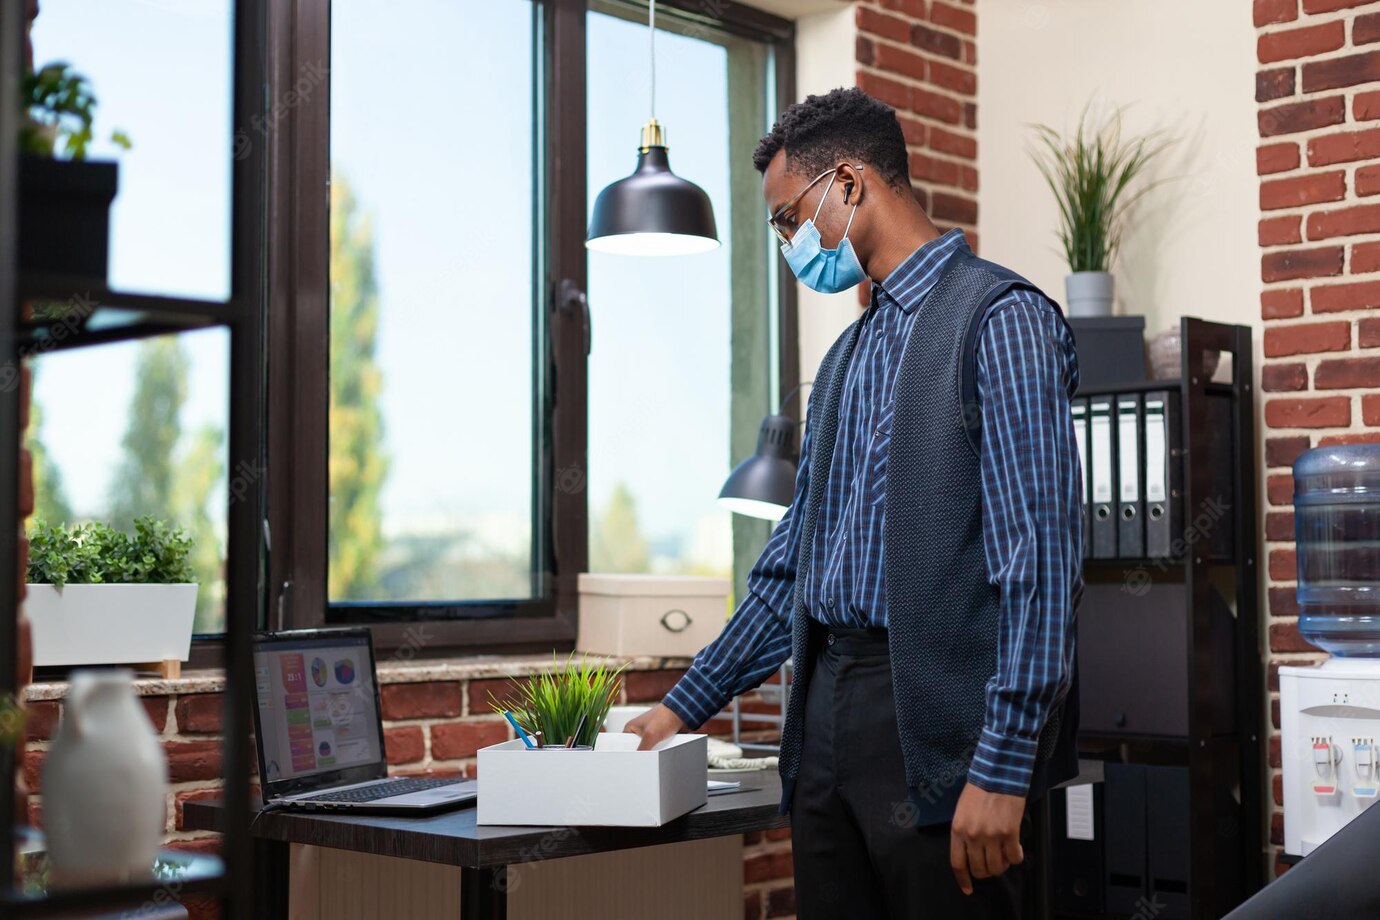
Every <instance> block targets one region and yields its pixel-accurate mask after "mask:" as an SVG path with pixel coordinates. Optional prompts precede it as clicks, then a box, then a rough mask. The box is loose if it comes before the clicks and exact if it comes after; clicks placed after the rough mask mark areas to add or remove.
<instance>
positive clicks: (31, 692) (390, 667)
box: [24, 655, 690, 702]
mask: <svg viewBox="0 0 1380 920" xmlns="http://www.w3.org/2000/svg"><path fill="white" fill-rule="evenodd" d="M592 657H593V656H592ZM603 660H605V661H607V662H609V663H610V664H612V665H614V666H615V667H617V666H619V665H622V666H623V667H624V669H625V670H627V671H671V670H680V669H683V668H687V667H689V666H690V659H689V658H652V657H648V656H639V657H637V658H625V657H621V656H608V657H607V658H604V659H603ZM553 663H554V662H553V660H552V658H551V656H549V655H475V656H466V657H463V658H428V659H417V660H413V661H400V660H397V659H390V660H385V661H380V662H379V663H378V675H379V684H381V685H382V684H419V683H430V682H444V683H451V682H459V681H467V680H484V679H500V680H501V679H504V678H508V677H525V676H527V675H529V674H541V673H545V672H548V671H550V670H551V668H552V664H553ZM67 688H68V683H67V681H44V682H40V683H34V684H30V685H29V686H28V687H26V688H25V689H24V700H25V701H26V702H37V701H40V700H60V699H64V698H65V697H66V696H67ZM224 689H225V674H224V673H223V672H222V671H220V670H219V669H214V670H204V671H184V672H183V673H182V676H181V677H174V678H162V677H141V678H138V679H136V680H135V681H134V692H135V693H136V694H138V695H139V696H177V695H183V694H191V693H219V692H220V691H222V690H224Z"/></svg>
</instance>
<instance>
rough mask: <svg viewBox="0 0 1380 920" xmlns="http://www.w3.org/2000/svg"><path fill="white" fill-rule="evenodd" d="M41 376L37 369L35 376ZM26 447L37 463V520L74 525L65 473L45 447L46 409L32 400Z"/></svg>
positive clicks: (35, 513)
mask: <svg viewBox="0 0 1380 920" xmlns="http://www.w3.org/2000/svg"><path fill="white" fill-rule="evenodd" d="M37 374H38V368H37V366H36V365H35V367H34V375H35V376H37ZM25 444H26V446H27V447H28V448H29V456H30V457H31V458H32V459H33V483H34V519H35V520H40V521H46V522H48V523H49V524H69V523H71V522H72V506H71V504H70V503H69V502H68V501H67V492H66V490H65V489H64V488H63V487H62V471H61V470H60V469H58V466H57V464H56V463H54V462H53V461H52V458H51V457H49V456H48V448H47V446H46V445H44V443H43V407H42V406H40V405H39V404H38V402H37V401H36V400H31V401H30V404H29V431H28V438H27V440H26V442H25Z"/></svg>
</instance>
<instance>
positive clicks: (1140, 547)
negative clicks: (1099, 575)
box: [1116, 393, 1145, 559]
mask: <svg viewBox="0 0 1380 920" xmlns="http://www.w3.org/2000/svg"><path fill="white" fill-rule="evenodd" d="M1143 427H1144V426H1143V423H1142V421H1141V402H1140V394H1138V393H1136V394H1128V395H1123V396H1118V397H1117V401H1116V431H1117V437H1116V449H1117V464H1116V469H1117V477H1116V488H1117V555H1119V556H1121V557H1122V558H1123V559H1139V558H1141V557H1143V556H1144V555H1145V515H1144V513H1143V510H1142V509H1143V508H1144V499H1143V498H1142V496H1143V495H1144V494H1145V491H1144V485H1143V484H1142V479H1143V478H1144V465H1143V463H1142V462H1141V456H1142V454H1141V446H1140V443H1141V431H1142V429H1143Z"/></svg>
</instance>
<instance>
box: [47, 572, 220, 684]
mask: <svg viewBox="0 0 1380 920" xmlns="http://www.w3.org/2000/svg"><path fill="white" fill-rule="evenodd" d="M196 589H197V586H196V585H67V586H66V587H63V588H55V587H53V586H52V585H29V586H28V596H27V598H26V599H25V601H24V612H25V614H26V615H27V616H28V618H29V623H30V629H31V631H32V633H33V647H34V664H35V665H39V666H45V665H77V664H140V663H144V662H153V661H186V660H187V657H188V655H189V654H190V652H191V648H192V621H193V619H194V618H195V617H196Z"/></svg>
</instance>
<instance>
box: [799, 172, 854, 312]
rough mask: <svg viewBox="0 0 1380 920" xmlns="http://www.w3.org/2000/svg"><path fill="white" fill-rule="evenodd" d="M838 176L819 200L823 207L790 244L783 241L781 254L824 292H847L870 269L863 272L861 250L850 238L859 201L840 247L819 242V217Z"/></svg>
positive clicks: (808, 282) (813, 286) (814, 287)
mask: <svg viewBox="0 0 1380 920" xmlns="http://www.w3.org/2000/svg"><path fill="white" fill-rule="evenodd" d="M834 178H837V174H835V176H834V177H831V178H830V179H829V184H828V185H827V186H826V187H825V189H824V197H823V198H821V199H820V200H819V207H817V208H815V215H814V217H811V218H810V219H808V220H806V221H805V223H803V224H801V225H800V229H798V230H796V231H795V234H794V235H792V236H791V241H790V242H789V243H782V244H781V254H782V255H783V256H785V257H786V264H787V265H789V266H790V267H791V271H792V272H794V273H795V276H796V277H797V278H799V279H800V281H801V283H803V284H804V285H805V286H806V287H808V288H810V289H811V290H815V291H819V292H820V293H821V294H837V293H839V292H840V291H846V290H848V289H849V288H851V287H854V286H856V285H858V284H861V283H862V281H863V280H864V279H866V278H867V272H865V271H863V267H862V263H861V262H859V261H858V256H857V253H855V252H853V244H852V243H851V242H849V240H848V231H849V229H851V228H852V226H853V217H854V215H856V214H857V213H858V206H857V205H856V204H855V205H853V213H852V214H849V215H848V225H847V226H846V227H844V228H843V240H842V241H841V242H840V243H839V246H838V248H837V249H825V248H824V247H823V246H821V245H820V242H819V228H817V227H816V226H815V218H816V217H819V212H820V210H821V209H822V208H823V207H824V202H825V201H827V200H828V198H829V190H830V189H832V188H833V187H834Z"/></svg>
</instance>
